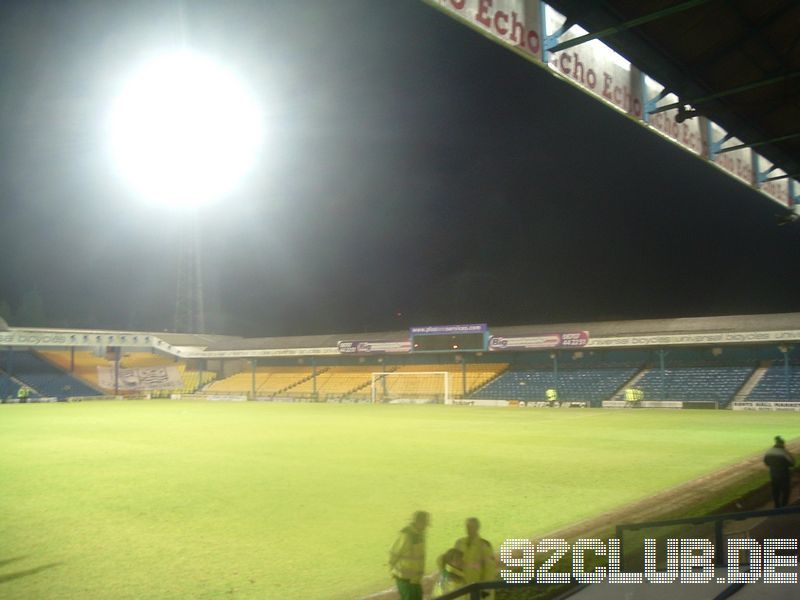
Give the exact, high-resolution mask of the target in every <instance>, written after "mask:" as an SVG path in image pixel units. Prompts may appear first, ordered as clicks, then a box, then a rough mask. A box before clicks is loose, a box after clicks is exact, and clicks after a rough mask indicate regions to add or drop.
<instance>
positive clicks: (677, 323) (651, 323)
mask: <svg viewBox="0 0 800 600" xmlns="http://www.w3.org/2000/svg"><path fill="white" fill-rule="evenodd" d="M489 328H490V330H491V333H492V335H496V336H502V337H510V336H524V335H540V334H553V333H568V332H576V331H588V332H589V335H590V336H591V337H592V338H596V337H611V336H625V335H663V334H680V333H736V332H745V331H781V330H792V329H800V313H783V314H770V315H738V316H723V317H689V318H679V319H643V320H636V321H600V322H584V323H580V322H578V323H555V324H549V325H517V326H512V327H492V326H491V325H490V327H489ZM161 337H163V336H161ZM408 337H409V332H408V330H407V329H406V330H401V331H384V332H371V333H341V334H326V335H305V336H293V337H263V338H249V339H248V338H227V339H225V340H223V341H220V342H217V343H215V344H210V345H209V346H208V347H207V348H206V349H207V350H210V351H224V350H262V349H289V348H327V347H334V346H336V345H337V343H338V342H340V341H354V342H358V341H372V342H377V341H384V342H395V341H396V342H400V341H404V340H408ZM164 339H166V338H164ZM193 345H194V344H193Z"/></svg>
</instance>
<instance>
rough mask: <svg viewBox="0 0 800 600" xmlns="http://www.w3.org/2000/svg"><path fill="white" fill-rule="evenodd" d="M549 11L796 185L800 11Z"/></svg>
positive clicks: (759, 2) (721, 4) (620, 0)
mask: <svg viewBox="0 0 800 600" xmlns="http://www.w3.org/2000/svg"><path fill="white" fill-rule="evenodd" d="M547 2H548V4H550V5H552V6H553V8H555V9H556V10H558V11H559V12H561V13H562V14H564V15H566V16H567V18H568V20H570V21H573V22H575V23H577V24H578V25H580V26H581V27H583V28H584V29H586V30H587V31H589V32H594V33H595V34H601V33H603V34H604V35H598V36H597V37H599V38H600V39H601V40H602V41H603V43H605V44H606V45H608V46H610V47H611V48H612V49H614V50H615V51H616V52H617V53H619V54H620V55H622V56H624V57H625V58H627V59H628V60H630V61H631V62H632V63H633V64H635V65H636V66H637V67H639V68H640V69H641V70H642V71H644V72H645V73H647V74H648V75H650V76H651V77H653V78H654V79H655V80H656V81H658V82H659V83H661V84H662V85H664V86H666V88H667V89H668V90H669V91H671V92H673V93H674V94H676V95H677V96H678V97H679V98H680V102H681V103H682V104H684V105H688V106H690V107H693V108H694V109H695V110H696V111H697V113H693V112H691V111H690V112H689V114H690V115H693V114H703V115H705V116H707V117H708V118H710V119H711V120H713V121H714V122H716V123H718V124H719V125H721V126H722V127H724V128H725V129H726V130H727V131H729V132H731V134H733V135H734V136H736V137H737V138H738V139H740V140H742V142H743V143H744V144H746V145H748V146H750V147H753V148H754V149H756V150H757V151H758V153H759V154H761V155H763V156H764V157H765V158H767V159H768V160H770V161H771V162H772V163H773V164H774V165H776V166H777V167H779V168H781V169H782V170H783V171H785V173H786V174H787V175H788V176H789V177H794V178H798V177H800V2H797V0H737V1H734V2H729V1H722V0H711V1H707V0H706V1H703V0H693V1H691V2H686V1H685V0H593V1H592V2H586V1H584V0H547ZM677 7H682V8H683V10H677V11H676V10H675V9H676V8H677ZM637 20H638V21H639V23H637V22H636V21H637ZM642 21H646V22H642ZM767 177H769V175H767Z"/></svg>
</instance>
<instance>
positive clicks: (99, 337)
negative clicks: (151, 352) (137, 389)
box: [0, 329, 156, 348]
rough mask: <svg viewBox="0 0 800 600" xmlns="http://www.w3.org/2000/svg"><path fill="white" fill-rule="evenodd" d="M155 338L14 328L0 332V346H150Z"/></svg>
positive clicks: (135, 335)
mask: <svg viewBox="0 0 800 600" xmlns="http://www.w3.org/2000/svg"><path fill="white" fill-rule="evenodd" d="M155 343H156V338H153V337H152V336H150V335H144V334H135V333H117V332H114V333H109V332H101V331H98V332H86V331H63V330H62V331H58V330H56V331H47V330H38V331H32V330H30V331H29V330H24V329H15V330H12V331H4V332H2V333H0V346H75V347H92V348H96V347H98V346H120V347H142V348H151V347H153V346H154V345H155Z"/></svg>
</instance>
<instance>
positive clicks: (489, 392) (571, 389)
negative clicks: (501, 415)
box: [472, 366, 639, 404]
mask: <svg viewBox="0 0 800 600" xmlns="http://www.w3.org/2000/svg"><path fill="white" fill-rule="evenodd" d="M638 370H639V367H631V366H622V367H596V368H586V369H576V368H575V367H572V366H570V367H569V368H564V369H561V370H559V372H558V380H557V383H556V378H555V373H554V372H553V370H552V369H549V370H543V369H531V370H521V369H515V370H513V371H508V372H506V373H503V374H502V375H500V377H498V378H497V379H495V380H494V381H492V382H490V383H489V384H488V385H486V386H485V387H483V388H481V389H480V390H478V391H477V392H475V393H474V394H472V397H473V398H482V399H487V400H523V401H526V402H528V401H533V402H537V401H544V400H545V399H546V396H545V392H546V390H547V389H548V388H556V389H557V390H558V396H559V400H560V401H569V400H574V401H581V402H591V403H593V404H599V403H600V402H602V401H603V400H607V399H608V398H609V397H611V396H612V395H613V394H614V392H616V391H617V390H618V389H619V388H620V387H621V386H623V385H624V384H625V382H626V381H628V380H629V379H630V378H631V377H633V375H634V374H635V373H636V372H637V371H638Z"/></svg>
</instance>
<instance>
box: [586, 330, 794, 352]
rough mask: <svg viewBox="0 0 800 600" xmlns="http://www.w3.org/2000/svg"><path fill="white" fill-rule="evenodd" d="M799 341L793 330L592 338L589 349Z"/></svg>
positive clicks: (588, 345)
mask: <svg viewBox="0 0 800 600" xmlns="http://www.w3.org/2000/svg"><path fill="white" fill-rule="evenodd" d="M798 340H800V329H791V330H782V331H742V332H723V333H689V334H669V335H636V336H624V337H605V338H592V339H591V340H589V343H588V344H587V347H590V348H621V347H630V346H676V345H695V344H748V343H749V344H753V343H770V342H791V341H798Z"/></svg>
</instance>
